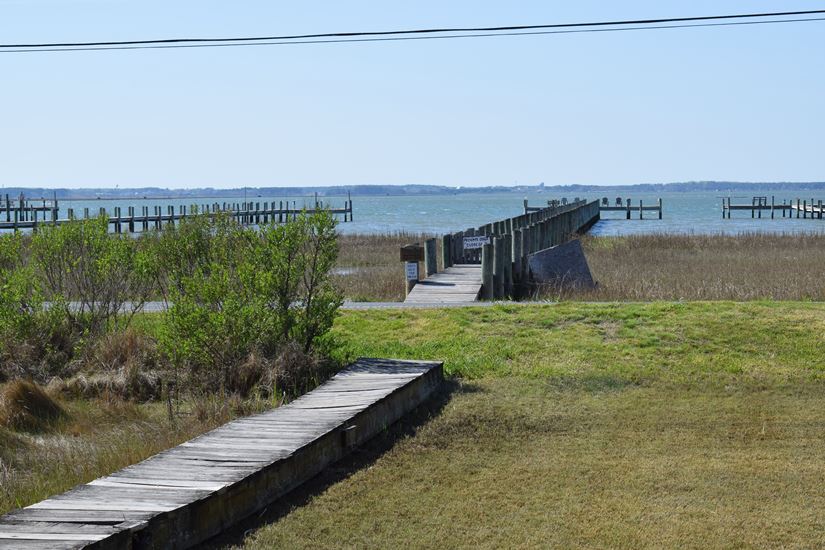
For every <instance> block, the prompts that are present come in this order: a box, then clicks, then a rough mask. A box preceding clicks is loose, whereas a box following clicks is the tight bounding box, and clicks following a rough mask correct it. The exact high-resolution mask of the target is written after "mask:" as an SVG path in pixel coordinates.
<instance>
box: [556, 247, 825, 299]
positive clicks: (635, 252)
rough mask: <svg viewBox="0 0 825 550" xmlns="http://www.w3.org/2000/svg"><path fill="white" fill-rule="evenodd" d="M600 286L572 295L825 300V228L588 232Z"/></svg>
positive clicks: (588, 254) (588, 251) (567, 295)
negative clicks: (685, 232) (790, 231)
mask: <svg viewBox="0 0 825 550" xmlns="http://www.w3.org/2000/svg"><path fill="white" fill-rule="evenodd" d="M582 244H583V245H584V251H585V255H586V257H587V261H588V263H589V265H590V269H591V271H592V273H593V277H594V278H595V279H596V280H597V281H598V283H599V288H598V289H597V290H596V291H578V292H573V293H565V292H561V293H560V292H558V291H557V290H556V291H554V289H547V290H548V291H549V292H545V296H547V297H554V296H555V297H560V298H562V299H574V300H579V299H583V300H645V301H647V300H768V299H770V300H820V301H821V300H825V278H823V277H822V266H823V265H825V234H822V233H819V234H794V235H790V234H788V235H781V234H768V233H750V234H742V235H634V236H627V237H585V238H584V239H583V242H582Z"/></svg>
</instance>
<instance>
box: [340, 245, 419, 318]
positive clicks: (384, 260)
mask: <svg viewBox="0 0 825 550" xmlns="http://www.w3.org/2000/svg"><path fill="white" fill-rule="evenodd" d="M427 238H428V236H426V235H419V234H415V233H405V232H398V233H387V234H383V235H340V236H339V237H338V247H339V254H338V263H337V270H336V274H335V282H336V284H337V285H338V288H339V289H340V290H341V292H343V294H344V297H345V298H346V299H348V300H353V301H356V302H376V301H386V302H396V301H402V300H404V264H403V263H402V262H401V260H400V256H399V254H400V250H401V247H402V246H404V245H407V244H413V243H416V242H419V243H422V244H423V242H424V240H425V239H427Z"/></svg>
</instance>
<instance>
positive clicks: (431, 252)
mask: <svg viewBox="0 0 825 550" xmlns="http://www.w3.org/2000/svg"><path fill="white" fill-rule="evenodd" d="M437 261H438V256H437V255H436V248H435V239H427V240H426V241H424V272H425V273H426V274H427V277H429V276H430V275H432V274H433V273H436V272H437V271H438V265H437Z"/></svg>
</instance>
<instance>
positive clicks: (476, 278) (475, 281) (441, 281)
mask: <svg viewBox="0 0 825 550" xmlns="http://www.w3.org/2000/svg"><path fill="white" fill-rule="evenodd" d="M480 292H481V266H480V265H473V264H459V265H454V266H452V267H448V268H447V269H445V270H444V271H440V272H438V273H434V274H432V275H430V276H429V277H427V278H426V279H424V280H423V281H418V283H416V285H415V286H414V287H413V289H412V290H411V291H410V293H409V294H408V295H407V299H406V300H404V302H405V303H418V304H455V303H463V302H475V301H476V300H478V295H479V293H480Z"/></svg>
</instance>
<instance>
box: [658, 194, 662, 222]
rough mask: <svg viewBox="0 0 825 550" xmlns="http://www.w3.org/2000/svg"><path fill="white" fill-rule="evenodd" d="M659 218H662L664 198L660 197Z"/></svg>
mask: <svg viewBox="0 0 825 550" xmlns="http://www.w3.org/2000/svg"><path fill="white" fill-rule="evenodd" d="M658 206H659V219H660V220H661V219H662V198H661V197H659V205H658Z"/></svg>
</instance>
